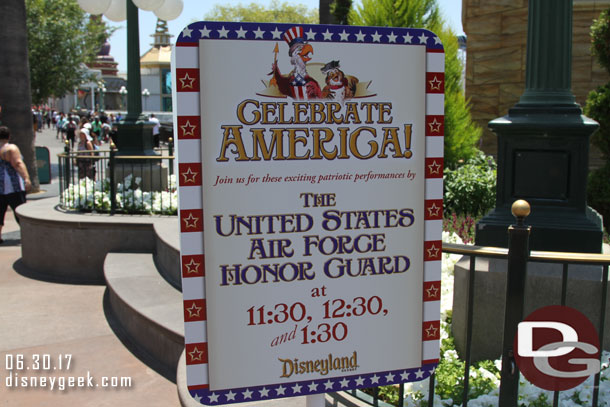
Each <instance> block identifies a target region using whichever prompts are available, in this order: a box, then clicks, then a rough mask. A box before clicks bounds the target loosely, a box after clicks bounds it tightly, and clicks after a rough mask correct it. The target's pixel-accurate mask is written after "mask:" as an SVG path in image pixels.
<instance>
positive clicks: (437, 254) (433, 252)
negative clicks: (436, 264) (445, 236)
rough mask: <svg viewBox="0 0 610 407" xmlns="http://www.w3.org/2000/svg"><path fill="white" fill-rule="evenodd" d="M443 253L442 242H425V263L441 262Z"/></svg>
mask: <svg viewBox="0 0 610 407" xmlns="http://www.w3.org/2000/svg"><path fill="white" fill-rule="evenodd" d="M442 252H443V242H442V241H441V240H431V241H427V242H424V261H436V260H440V259H441V254H442Z"/></svg>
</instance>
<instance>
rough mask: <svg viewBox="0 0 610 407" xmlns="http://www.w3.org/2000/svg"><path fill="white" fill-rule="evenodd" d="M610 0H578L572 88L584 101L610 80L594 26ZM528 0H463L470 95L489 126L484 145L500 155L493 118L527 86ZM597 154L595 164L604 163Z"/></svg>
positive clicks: (482, 121) (481, 122)
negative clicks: (597, 53)
mask: <svg viewBox="0 0 610 407" xmlns="http://www.w3.org/2000/svg"><path fill="white" fill-rule="evenodd" d="M608 7H610V0H594V1H585V0H575V1H574V18H573V29H572V31H573V42H572V92H573V93H574V95H575V96H576V101H577V102H578V103H580V104H581V106H584V103H585V101H586V98H587V94H588V93H589V92H590V91H591V90H593V89H595V88H596V87H597V86H599V85H602V84H604V83H606V82H608V81H610V76H609V75H608V73H607V72H606V71H605V70H604V69H603V68H602V67H601V66H600V65H599V64H598V63H597V61H596V60H595V58H594V57H593V56H592V55H591V52H590V35H589V32H590V27H591V24H592V23H593V20H594V19H596V18H597V17H598V16H599V14H600V13H601V11H602V10H604V9H607V8H608ZM527 12H528V1H527V0H462V24H463V26H464V32H465V33H466V35H467V37H468V46H467V62H466V97H467V98H469V99H470V101H471V104H472V107H471V112H472V117H473V119H474V120H475V121H476V122H477V123H478V124H479V125H480V126H481V127H482V128H483V129H485V130H484V136H483V140H482V143H481V147H482V148H483V150H484V151H485V152H487V153H489V154H493V155H495V154H496V152H497V144H496V137H495V136H494V135H493V133H492V132H491V131H489V129H487V123H488V122H489V121H490V120H493V119H495V118H497V117H501V116H504V115H506V114H507V113H508V109H509V108H511V107H512V106H514V105H515V103H517V102H518V101H519V97H520V96H521V94H522V93H523V91H524V90H525V60H526V44H527ZM597 160H598V157H597V154H595V153H594V154H593V155H592V157H591V159H590V164H592V165H593V166H595V165H596V164H598V161H597Z"/></svg>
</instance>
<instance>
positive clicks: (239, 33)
mask: <svg viewBox="0 0 610 407" xmlns="http://www.w3.org/2000/svg"><path fill="white" fill-rule="evenodd" d="M235 32H236V33H237V38H246V34H247V33H248V31H246V30H244V29H243V27H239V30H237V31H235Z"/></svg>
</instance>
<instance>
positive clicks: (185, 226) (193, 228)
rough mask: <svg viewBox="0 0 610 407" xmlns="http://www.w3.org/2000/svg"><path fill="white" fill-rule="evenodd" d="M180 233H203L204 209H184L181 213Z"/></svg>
mask: <svg viewBox="0 0 610 407" xmlns="http://www.w3.org/2000/svg"><path fill="white" fill-rule="evenodd" d="M180 231H181V232H182V233H186V232H203V209H182V210H181V211H180Z"/></svg>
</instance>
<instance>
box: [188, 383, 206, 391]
mask: <svg viewBox="0 0 610 407" xmlns="http://www.w3.org/2000/svg"><path fill="white" fill-rule="evenodd" d="M209 387H210V386H209V385H208V384H199V385H197V386H188V389H189V390H204V389H207V388H209Z"/></svg>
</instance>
